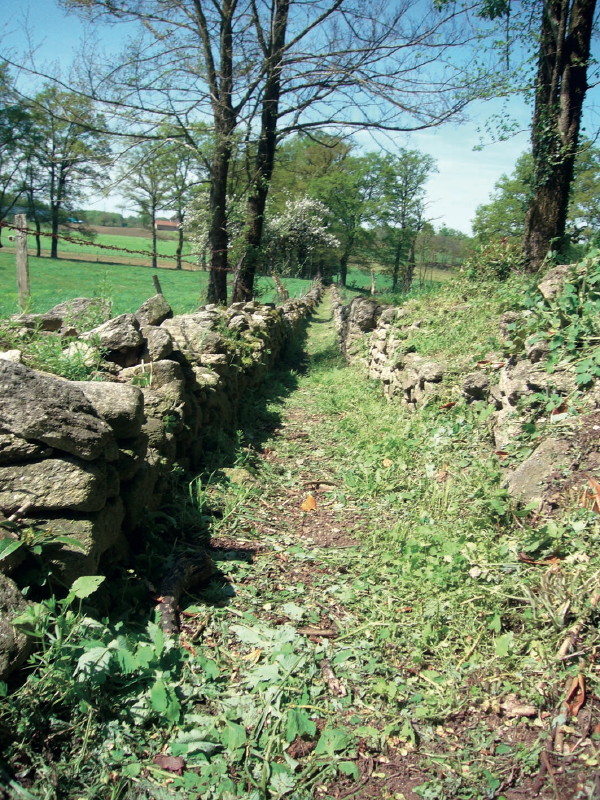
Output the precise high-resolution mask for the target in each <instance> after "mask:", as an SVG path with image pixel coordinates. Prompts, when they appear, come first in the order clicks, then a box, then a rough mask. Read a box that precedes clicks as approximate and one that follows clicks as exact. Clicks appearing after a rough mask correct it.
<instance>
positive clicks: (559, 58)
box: [523, 0, 596, 271]
mask: <svg viewBox="0 0 600 800" xmlns="http://www.w3.org/2000/svg"><path fill="white" fill-rule="evenodd" d="M543 6H544V8H543V16H542V27H541V35H540V49H539V55H538V73H537V81H536V98H535V110H534V115H533V126H532V152H533V163H534V194H533V197H532V199H531V201H530V205H529V209H528V212H527V216H526V220H525V232H524V236H523V251H524V254H525V258H526V260H527V263H528V266H529V269H530V270H531V271H536V270H537V269H539V268H540V267H541V265H542V263H543V262H544V259H545V258H546V256H547V255H548V253H549V252H550V251H551V250H560V249H561V248H562V247H564V244H565V241H564V239H565V225H566V219H567V209H568V205H569V194H570V190H571V185H572V182H573V173H574V164H575V156H576V154H577V147H578V144H579V128H580V123H581V113H582V107H583V101H584V98H585V93H586V91H587V88H588V85H587V66H588V62H589V57H590V41H591V36H592V27H593V20H594V12H595V7H596V0H545V2H544V3H543Z"/></svg>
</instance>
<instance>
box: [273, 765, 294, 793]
mask: <svg viewBox="0 0 600 800" xmlns="http://www.w3.org/2000/svg"><path fill="white" fill-rule="evenodd" d="M273 766H274V767H275V766H278V767H279V770H278V771H277V772H276V771H275V770H273V774H272V775H271V780H270V781H269V789H270V791H271V793H272V794H273V795H274V796H275V797H277V798H279V797H284V795H286V794H289V793H290V792H291V791H292V790H293V788H294V787H295V786H296V778H295V777H294V776H293V775H291V774H290V773H289V772H288V771H287V770H284V769H282V768H281V765H273Z"/></svg>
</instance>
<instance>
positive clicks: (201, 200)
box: [183, 190, 245, 269]
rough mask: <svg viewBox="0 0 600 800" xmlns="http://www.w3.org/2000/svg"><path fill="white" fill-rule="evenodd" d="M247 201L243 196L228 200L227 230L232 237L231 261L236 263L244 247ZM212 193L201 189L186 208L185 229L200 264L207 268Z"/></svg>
mask: <svg viewBox="0 0 600 800" xmlns="http://www.w3.org/2000/svg"><path fill="white" fill-rule="evenodd" d="M244 211H245V202H244V200H243V199H242V198H238V197H236V198H231V197H230V198H229V199H228V200H227V230H228V235H229V239H230V245H229V261H230V263H235V260H236V257H237V258H239V255H240V250H241V248H242V247H243V237H242V234H243V232H244ZM210 223H211V212H210V195H209V191H208V190H205V191H199V192H197V193H196V195H195V197H194V199H193V200H192V201H191V202H190V203H189V205H188V206H187V207H186V209H185V214H184V217H183V229H184V231H185V232H186V239H187V241H188V242H189V244H190V247H191V250H192V253H193V254H194V255H195V256H196V258H197V260H198V266H200V267H202V269H207V268H208V267H209V266H210V263H209V253H210V250H209V240H210Z"/></svg>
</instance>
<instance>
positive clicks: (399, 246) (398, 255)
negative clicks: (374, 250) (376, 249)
mask: <svg viewBox="0 0 600 800" xmlns="http://www.w3.org/2000/svg"><path fill="white" fill-rule="evenodd" d="M403 250H404V240H403V237H402V236H401V235H400V236H399V238H398V241H397V242H396V250H395V252H394V266H393V267H392V292H396V291H398V280H399V278H400V262H401V260H402V252H403Z"/></svg>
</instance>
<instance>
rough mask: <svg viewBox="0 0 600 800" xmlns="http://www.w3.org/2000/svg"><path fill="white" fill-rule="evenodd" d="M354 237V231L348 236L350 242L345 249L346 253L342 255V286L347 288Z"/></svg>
mask: <svg viewBox="0 0 600 800" xmlns="http://www.w3.org/2000/svg"><path fill="white" fill-rule="evenodd" d="M354 237H355V232H354V231H352V232H351V233H350V234H348V241H347V242H346V246H345V247H344V252H343V253H342V257H341V258H340V285H341V286H345V285H346V280H347V278H348V262H349V261H350V253H351V252H352V248H353V246H354Z"/></svg>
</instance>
